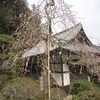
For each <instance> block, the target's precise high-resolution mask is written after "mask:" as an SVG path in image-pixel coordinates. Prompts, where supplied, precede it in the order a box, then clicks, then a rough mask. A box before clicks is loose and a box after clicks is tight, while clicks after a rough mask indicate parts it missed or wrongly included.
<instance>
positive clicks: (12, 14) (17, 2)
mask: <svg viewBox="0 0 100 100" xmlns="http://www.w3.org/2000/svg"><path fill="white" fill-rule="evenodd" d="M27 11H29V9H28V6H27V2H26V1H25V0H0V33H3V34H4V33H5V34H12V33H13V32H14V31H15V30H16V28H17V27H18V26H19V24H20V21H21V17H22V16H23V15H24V14H25V13H26V12H27Z"/></svg>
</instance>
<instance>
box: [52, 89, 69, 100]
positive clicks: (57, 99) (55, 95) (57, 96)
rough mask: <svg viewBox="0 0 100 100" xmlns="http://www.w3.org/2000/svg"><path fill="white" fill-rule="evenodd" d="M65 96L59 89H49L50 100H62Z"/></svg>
mask: <svg viewBox="0 0 100 100" xmlns="http://www.w3.org/2000/svg"><path fill="white" fill-rule="evenodd" d="M66 96H67V94H66V92H65V91H63V90H62V89H60V88H51V100H63V98H64V97H66Z"/></svg>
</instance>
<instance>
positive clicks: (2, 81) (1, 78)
mask: <svg viewBox="0 0 100 100" xmlns="http://www.w3.org/2000/svg"><path fill="white" fill-rule="evenodd" d="M10 79H11V77H9V76H7V75H0V90H1V89H2V88H3V87H4V86H5V85H6V84H7V82H8V81H9V80H10Z"/></svg>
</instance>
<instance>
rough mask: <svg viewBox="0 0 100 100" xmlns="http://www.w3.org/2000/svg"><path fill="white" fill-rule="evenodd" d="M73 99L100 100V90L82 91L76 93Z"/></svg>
mask: <svg viewBox="0 0 100 100" xmlns="http://www.w3.org/2000/svg"><path fill="white" fill-rule="evenodd" d="M73 100H100V92H97V91H91V90H90V91H83V92H81V93H79V94H78V95H76V96H75V97H74V98H73Z"/></svg>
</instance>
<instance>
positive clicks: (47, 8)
mask: <svg viewBox="0 0 100 100" xmlns="http://www.w3.org/2000/svg"><path fill="white" fill-rule="evenodd" d="M51 6H54V1H53V0H46V6H45V11H46V15H47V23H48V31H47V32H48V33H47V35H48V36H47V67H48V100H51V93H50V46H51V38H50V37H51V34H52V29H51V17H50V13H51Z"/></svg>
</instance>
